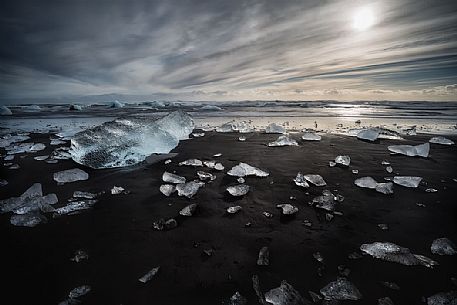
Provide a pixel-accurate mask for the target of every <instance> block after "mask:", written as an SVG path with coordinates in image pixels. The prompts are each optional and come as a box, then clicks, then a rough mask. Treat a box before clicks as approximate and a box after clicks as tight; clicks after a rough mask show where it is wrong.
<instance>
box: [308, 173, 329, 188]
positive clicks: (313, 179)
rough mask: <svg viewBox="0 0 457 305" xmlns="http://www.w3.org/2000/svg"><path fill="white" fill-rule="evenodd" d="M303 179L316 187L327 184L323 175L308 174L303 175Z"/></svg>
mask: <svg viewBox="0 0 457 305" xmlns="http://www.w3.org/2000/svg"><path fill="white" fill-rule="evenodd" d="M303 178H305V180H306V181H308V182H309V183H312V184H314V185H315V186H325V185H327V183H326V182H325V180H324V178H322V176H321V175H317V174H307V175H303Z"/></svg>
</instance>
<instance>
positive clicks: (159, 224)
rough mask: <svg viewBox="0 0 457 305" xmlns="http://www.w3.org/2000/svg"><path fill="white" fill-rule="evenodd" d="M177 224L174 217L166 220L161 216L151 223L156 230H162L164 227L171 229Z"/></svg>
mask: <svg viewBox="0 0 457 305" xmlns="http://www.w3.org/2000/svg"><path fill="white" fill-rule="evenodd" d="M177 226H178V222H177V221H176V220H175V219H174V218H170V219H168V220H165V219H163V218H161V219H159V220H157V221H154V222H153V223H152V227H153V228H154V229H155V230H158V231H163V230H164V229H165V230H172V229H174V228H176V227H177Z"/></svg>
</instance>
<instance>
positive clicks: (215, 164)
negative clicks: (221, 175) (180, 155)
mask: <svg viewBox="0 0 457 305" xmlns="http://www.w3.org/2000/svg"><path fill="white" fill-rule="evenodd" d="M203 164H204V165H205V166H206V167H208V168H211V169H215V170H218V171H221V170H224V166H223V165H222V164H221V163H219V162H216V161H203Z"/></svg>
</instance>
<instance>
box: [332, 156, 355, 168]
mask: <svg viewBox="0 0 457 305" xmlns="http://www.w3.org/2000/svg"><path fill="white" fill-rule="evenodd" d="M335 163H336V164H339V165H343V166H349V164H351V157H349V156H337V157H336V158H335Z"/></svg>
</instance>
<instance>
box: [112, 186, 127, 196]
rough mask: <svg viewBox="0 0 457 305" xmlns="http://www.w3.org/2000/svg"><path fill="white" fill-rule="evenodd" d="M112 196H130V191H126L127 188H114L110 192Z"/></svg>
mask: <svg viewBox="0 0 457 305" xmlns="http://www.w3.org/2000/svg"><path fill="white" fill-rule="evenodd" d="M110 193H111V195H120V194H128V193H129V191H126V190H125V188H123V187H122V186H113V188H112V189H111V191H110Z"/></svg>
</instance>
